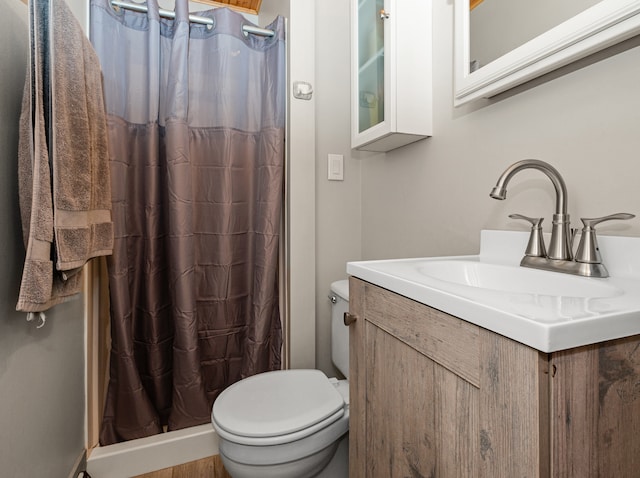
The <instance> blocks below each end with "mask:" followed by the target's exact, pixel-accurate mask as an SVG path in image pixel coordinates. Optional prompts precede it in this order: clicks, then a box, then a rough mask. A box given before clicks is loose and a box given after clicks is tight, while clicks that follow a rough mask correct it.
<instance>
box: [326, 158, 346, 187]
mask: <svg viewBox="0 0 640 478" xmlns="http://www.w3.org/2000/svg"><path fill="white" fill-rule="evenodd" d="M327 169H328V170H329V181H343V180H344V156H342V155H341V154H329V155H328V160H327Z"/></svg>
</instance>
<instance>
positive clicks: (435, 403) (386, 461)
mask: <svg viewBox="0 0 640 478" xmlns="http://www.w3.org/2000/svg"><path fill="white" fill-rule="evenodd" d="M366 344H367V350H368V351H369V352H370V355H369V356H368V361H367V365H366V366H367V374H366V375H367V397H366V420H367V421H366V437H367V438H366V439H367V445H366V456H367V475H366V476H367V477H396V476H398V477H403V476H443V477H444V476H446V477H460V478H470V477H475V476H477V474H476V473H477V466H475V463H474V460H475V459H476V457H477V452H476V448H477V443H478V440H477V437H478V391H477V389H476V388H475V387H474V386H473V385H471V384H469V383H467V382H465V381H464V380H462V379H461V378H459V377H457V376H456V375H455V374H453V373H451V372H449V371H448V370H447V369H445V368H443V367H441V366H439V365H438V364H437V363H435V362H433V361H432V360H430V359H429V358H427V357H425V356H424V355H422V354H420V353H419V352H417V351H416V350H415V349H413V348H411V347H409V346H407V345H405V344H404V343H402V342H400V341H399V340H397V339H396V338H394V337H392V336H391V335H389V334H387V333H386V332H385V331H383V330H381V329H380V328H378V327H376V326H374V325H372V324H370V323H366Z"/></svg>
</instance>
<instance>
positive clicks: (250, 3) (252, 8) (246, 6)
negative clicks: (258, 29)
mask: <svg viewBox="0 0 640 478" xmlns="http://www.w3.org/2000/svg"><path fill="white" fill-rule="evenodd" d="M193 1H195V2H197V3H206V4H208V5H215V6H218V7H220V6H222V7H229V8H232V9H234V10H238V11H241V12H248V13H253V14H255V15H257V14H258V12H259V11H260V4H261V3H262V0H193Z"/></svg>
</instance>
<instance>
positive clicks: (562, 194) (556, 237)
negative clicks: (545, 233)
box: [489, 159, 573, 260]
mask: <svg viewBox="0 0 640 478" xmlns="http://www.w3.org/2000/svg"><path fill="white" fill-rule="evenodd" d="M523 169H536V170H538V171H541V172H542V173H544V174H545V175H546V176H547V177H548V178H549V179H550V180H551V182H552V183H553V187H554V188H555V191H556V206H555V214H554V215H553V226H552V230H551V244H550V246H549V248H548V254H547V257H548V258H549V259H558V260H571V259H572V256H573V254H572V251H571V235H570V232H569V229H570V222H569V214H567V202H568V195H567V186H566V184H565V182H564V179H562V175H561V174H560V173H559V172H558V170H557V169H556V168H554V167H553V166H551V165H550V164H548V163H545V162H544V161H540V160H538V159H524V160H522V161H518V162H517V163H514V164H512V165H511V166H509V167H508V168H507V169H506V170H505V171H504V172H503V173H502V174H501V175H500V177H499V178H498V182H497V183H496V185H495V187H494V188H493V189H492V190H491V193H490V194H489V195H490V196H491V197H492V198H494V199H499V200H503V199H505V198H506V197H507V185H508V184H509V181H511V178H513V176H515V175H516V174H517V173H518V172H520V171H522V170H523Z"/></svg>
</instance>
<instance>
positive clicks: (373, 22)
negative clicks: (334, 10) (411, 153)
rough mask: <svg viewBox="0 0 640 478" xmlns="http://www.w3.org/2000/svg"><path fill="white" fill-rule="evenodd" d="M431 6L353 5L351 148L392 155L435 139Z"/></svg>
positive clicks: (374, 0)
mask: <svg viewBox="0 0 640 478" xmlns="http://www.w3.org/2000/svg"><path fill="white" fill-rule="evenodd" d="M431 18H432V17H431V1H430V0H402V1H400V0H351V21H352V25H351V31H352V36H351V64H352V71H351V103H352V112H351V130H352V133H351V146H352V147H353V148H356V149H362V150H365V151H390V150H392V149H395V148H399V147H400V146H404V145H405V144H409V143H413V142H414V141H418V140H420V139H423V138H426V137H427V136H431V134H432V114H431V111H432V84H431V64H432V51H431V44H432V34H431V30H432V23H431Z"/></svg>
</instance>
